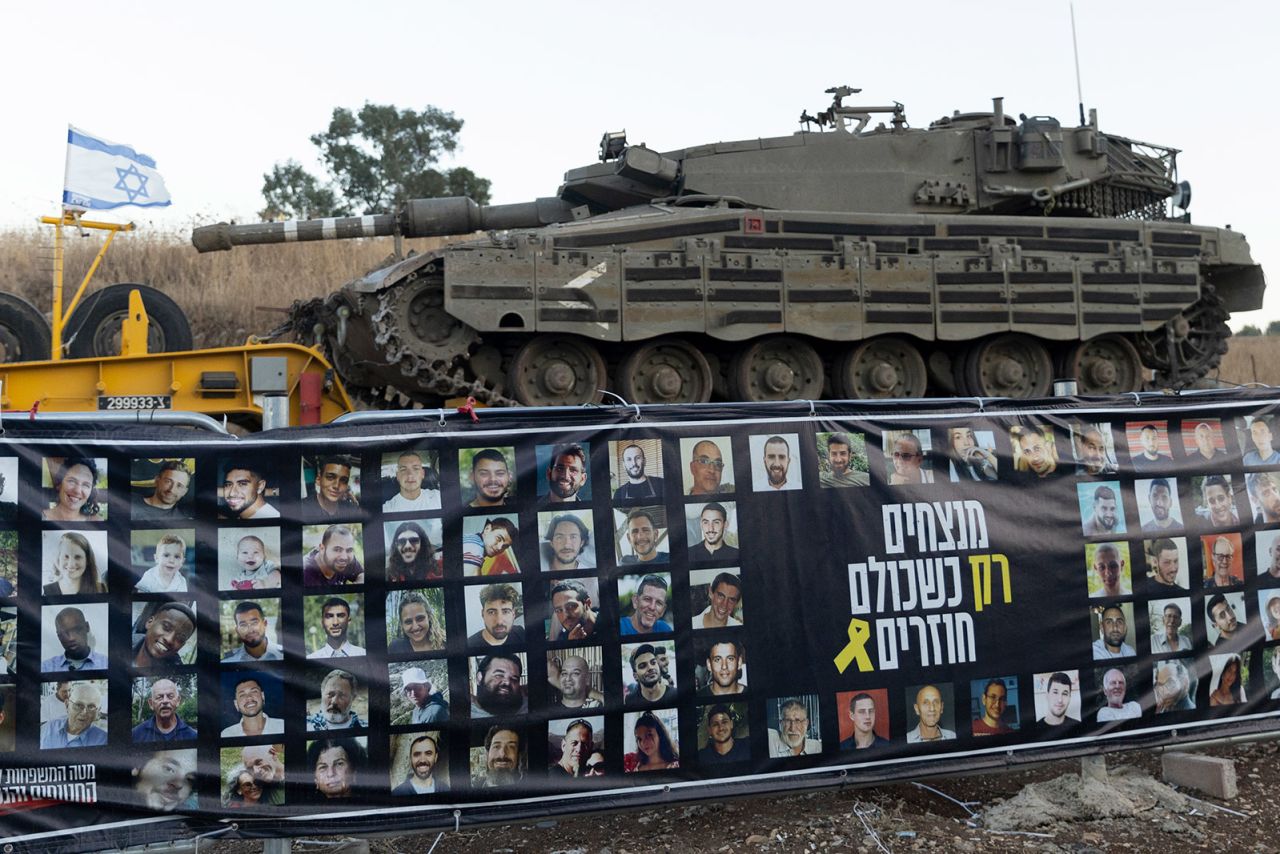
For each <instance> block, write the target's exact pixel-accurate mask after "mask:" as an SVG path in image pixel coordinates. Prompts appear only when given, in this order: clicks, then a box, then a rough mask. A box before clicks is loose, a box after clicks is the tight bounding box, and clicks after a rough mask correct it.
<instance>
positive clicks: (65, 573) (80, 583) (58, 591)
mask: <svg viewBox="0 0 1280 854" xmlns="http://www.w3.org/2000/svg"><path fill="white" fill-rule="evenodd" d="M106 591H107V585H106V584H105V583H104V582H103V581H102V576H101V574H100V573H99V572H98V561H97V558H95V557H94V554H93V549H92V548H91V547H90V546H89V540H88V539H87V538H86V537H85V536H84V534H78V533H76V532H74V531H67V532H66V533H64V534H63V535H62V536H61V537H60V538H59V539H58V548H57V551H56V552H55V553H54V558H53V581H52V582H50V583H49V584H46V585H45V586H44V595H45V596H77V595H81V594H87V593H105V592H106Z"/></svg>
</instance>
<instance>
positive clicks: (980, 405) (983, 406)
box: [973, 397, 987, 412]
mask: <svg viewBox="0 0 1280 854" xmlns="http://www.w3.org/2000/svg"><path fill="white" fill-rule="evenodd" d="M973 402H974V403H976V404H978V411H979V412H986V411H987V405H986V404H985V403H983V402H982V398H980V397H975V398H974V399H973Z"/></svg>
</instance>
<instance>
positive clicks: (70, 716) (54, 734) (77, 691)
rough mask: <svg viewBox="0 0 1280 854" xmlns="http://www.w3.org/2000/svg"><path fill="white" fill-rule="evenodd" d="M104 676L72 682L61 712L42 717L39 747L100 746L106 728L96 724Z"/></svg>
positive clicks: (105, 741) (105, 736)
mask: <svg viewBox="0 0 1280 854" xmlns="http://www.w3.org/2000/svg"><path fill="white" fill-rule="evenodd" d="M106 684H107V683H106V680H105V679H104V680H99V681H96V682H72V683H71V687H70V689H69V690H68V691H67V701H66V704H65V714H64V715H63V716H61V717H56V718H52V719H50V720H48V721H45V722H44V723H43V724H42V725H41V727H40V749H41V750H51V749H58V748H64V747H101V746H102V745H104V744H106V743H107V731H106V730H105V729H103V728H101V727H99V726H98V725H97V723H98V719H99V716H100V715H101V713H102V706H103V702H104V700H105V698H104V697H103V689H104V688H105V687H106Z"/></svg>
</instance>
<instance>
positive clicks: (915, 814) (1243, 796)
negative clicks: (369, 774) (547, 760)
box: [201, 742, 1280, 854]
mask: <svg viewBox="0 0 1280 854" xmlns="http://www.w3.org/2000/svg"><path fill="white" fill-rule="evenodd" d="M1207 752H1209V753H1211V754H1214V755H1218V756H1226V757H1230V758H1232V759H1234V760H1235V764H1236V775H1237V778H1238V786H1239V795H1238V796H1237V797H1236V798H1234V799H1232V800H1230V801H1225V802H1218V801H1213V800H1212V799H1209V798H1207V797H1205V796H1203V795H1201V794H1200V793H1197V792H1192V791H1177V790H1175V789H1172V788H1170V787H1167V786H1165V785H1163V784H1161V783H1159V782H1158V780H1159V774H1160V771H1159V767H1160V756H1159V754H1158V753H1153V752H1151V753H1148V752H1133V753H1124V754H1115V755H1113V756H1111V757H1109V758H1108V760H1107V763H1106V768H1107V781H1106V782H1098V781H1096V780H1093V779H1090V780H1087V781H1084V780H1082V777H1081V774H1080V769H1081V764H1080V761H1079V760H1064V761H1060V762H1052V763H1046V764H1045V765H1041V766H1036V767H1034V768H1030V769H1027V770H1021V771H1012V772H1006V773H1000V774H987V775H982V776H972V777H949V778H948V777H940V778H930V779H928V780H927V781H925V782H924V783H923V785H927V786H928V787H929V788H930V789H934V790H936V792H935V791H930V790H929V789H926V788H922V787H920V786H919V785H917V784H912V783H899V784H895V785H889V786H879V787H875V788H865V789H852V788H847V789H843V790H832V791H825V792H818V793H812V794H804V795H791V796H785V797H776V798H770V797H754V798H746V799H740V800H735V801H729V802H726V803H722V804H696V805H692V806H686V807H673V808H670V809H668V810H666V811H664V812H655V811H652V810H648V811H645V810H641V811H632V812H625V813H614V814H606V815H593V816H584V817H575V818H570V819H561V820H546V821H541V822H538V823H536V824H513V825H506V826H494V827H486V828H483V829H474V830H463V831H462V832H459V833H454V832H447V833H444V834H437V833H434V832H433V833H426V834H416V835H406V836H396V837H385V838H379V839H371V840H369V843H368V845H369V849H368V850H369V851H370V852H377V853H378V854H392V852H415V854H426V852H428V851H431V854H523V853H524V852H537V854H647V852H655V851H672V852H682V854H683V852H691V854H703V852H706V854H710V852H716V854H721V852H737V851H760V852H824V854H825V852H860V854H861V852H908V851H959V852H967V851H979V850H987V849H990V848H993V847H994V848H997V849H998V850H1005V851H1012V850H1018V851H1043V852H1071V854H1092V852H1102V851H1125V852H1162V854H1163V852H1170V851H1179V852H1180V851H1194V850H1205V851H1213V852H1221V853H1222V854H1228V853H1231V854H1233V852H1278V851H1280V829H1277V826H1276V824H1275V809H1274V805H1275V793H1276V792H1277V790H1280V756H1278V754H1280V744H1277V743H1276V742H1270V743H1264V744H1245V745H1237V746H1233V747H1223V748H1217V749H1212V750H1209V751H1207ZM957 802H960V803H957ZM437 837H439V838H438V840H437ZM338 841H339V840H338V839H337V838H334V837H329V838H324V839H317V840H314V841H311V840H306V841H304V840H296V841H295V842H294V844H293V850H294V851H295V852H297V851H316V852H319V851H324V852H327V854H338V852H340V851H344V850H363V846H360V845H358V844H357V845H356V846H352V847H351V848H350V849H348V848H347V847H346V846H341V845H335V844H334V843H335V842H338ZM433 843H434V844H435V847H434V850H432V846H433ZM201 849H202V850H204V851H208V852H212V854H249V852H256V851H260V850H262V843H256V842H235V841H232V842H221V843H213V844H208V843H206V844H204V845H202V846H201Z"/></svg>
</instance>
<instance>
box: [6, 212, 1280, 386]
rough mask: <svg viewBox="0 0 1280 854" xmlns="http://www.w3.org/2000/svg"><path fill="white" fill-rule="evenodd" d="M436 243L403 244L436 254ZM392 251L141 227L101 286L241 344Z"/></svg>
mask: <svg viewBox="0 0 1280 854" xmlns="http://www.w3.org/2000/svg"><path fill="white" fill-rule="evenodd" d="M65 233H66V235H67V237H66V242H67V251H66V282H67V287H68V288H74V287H75V286H76V285H77V284H78V283H79V281H80V279H81V278H82V277H83V275H84V271H85V270H87V269H88V267H89V264H90V263H91V261H92V260H93V256H94V254H95V253H96V252H97V250H98V247H99V246H100V245H101V240H102V235H101V233H100V232H88V236H87V237H80V236H79V235H78V234H77V233H76V232H75V231H74V230H71V229H68V230H67V231H66V232H65ZM441 242H442V241H440V240H438V239H426V240H409V241H405V246H406V250H407V249H410V248H411V249H415V250H417V251H419V252H422V251H427V250H430V249H434V248H436V247H438V246H439V245H440V243H441ZM391 252H392V242H391V238H372V239H365V240H345V241H323V242H315V243H297V244H289V245H281V246H245V247H240V248H238V249H234V250H232V251H230V252H213V253H210V254H207V255H200V254H199V253H197V252H196V251H195V249H193V248H192V246H191V244H190V242H189V240H188V239H187V236H186V235H180V234H164V233H154V232H152V233H148V232H146V231H137V232H133V233H130V234H124V235H121V236H119V237H117V238H116V241H115V243H114V244H113V245H112V247H111V249H110V251H109V252H108V253H107V256H106V259H105V260H104V261H103V264H102V268H101V269H100V270H99V271H98V273H97V275H96V276H95V278H94V282H95V284H97V285H104V284H111V283H115V282H141V283H143V284H149V285H152V286H154V287H156V288H159V289H160V290H162V291H164V292H165V293H167V294H168V295H169V296H171V297H173V299H174V300H175V301H177V303H178V304H179V305H180V306H182V308H183V309H184V310H185V311H186V312H187V316H188V317H189V318H190V319H191V328H192V332H193V334H194V337H195V346H196V347H219V346H226V345H230V344H238V343H241V342H242V341H244V339H245V338H246V337H247V336H249V335H254V334H261V333H264V332H267V331H269V330H270V329H272V328H274V327H275V326H277V325H278V324H279V323H280V322H281V321H282V320H283V319H284V313H283V309H286V308H288V307H289V305H290V304H292V303H293V301H294V300H299V299H308V298H310V297H316V296H323V295H324V294H327V293H329V292H330V291H331V290H334V289H336V288H337V287H339V286H341V285H342V284H344V283H345V282H348V281H350V280H351V279H353V278H355V277H357V276H359V275H362V274H363V273H365V272H367V271H368V270H371V269H374V268H375V267H376V266H378V264H379V263H380V262H381V261H383V260H384V259H386V258H387V257H389V256H390V255H391ZM52 271H53V230H52V228H50V227H45V228H43V229H42V230H39V231H36V230H30V231H9V232H0V291H7V292H9V293H16V294H19V295H21V296H23V297H25V298H26V299H28V300H29V301H31V303H32V304H34V305H35V306H37V307H38V308H40V310H41V311H44V312H45V313H46V314H48V311H49V304H50V295H51V293H52V282H53V272H52ZM70 293H71V291H68V298H69V297H70ZM1278 357H1280V338H1277V337H1256V338H1232V339H1231V349H1230V351H1229V352H1228V353H1227V355H1226V357H1225V358H1224V359H1223V361H1222V366H1221V369H1220V370H1219V372H1218V378H1219V379H1222V380H1224V381H1227V382H1231V383H1248V382H1261V383H1266V384H1268V385H1280V358H1278Z"/></svg>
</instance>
